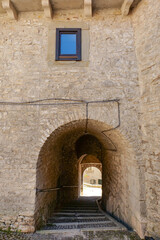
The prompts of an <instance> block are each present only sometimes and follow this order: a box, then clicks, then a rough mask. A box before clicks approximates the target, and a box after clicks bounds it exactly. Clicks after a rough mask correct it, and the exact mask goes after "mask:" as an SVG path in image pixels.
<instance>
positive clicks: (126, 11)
mask: <svg viewBox="0 0 160 240" xmlns="http://www.w3.org/2000/svg"><path fill="white" fill-rule="evenodd" d="M133 2H134V0H124V2H123V5H122V7H121V12H122V15H123V16H127V15H128V14H129V10H130V7H131V5H132V3H133Z"/></svg>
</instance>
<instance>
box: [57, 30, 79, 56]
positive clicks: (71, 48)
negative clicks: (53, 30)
mask: <svg viewBox="0 0 160 240" xmlns="http://www.w3.org/2000/svg"><path fill="white" fill-rule="evenodd" d="M60 37H61V44H60V54H76V53H77V50H76V34H74V33H72V34H68V33H61V35H60Z"/></svg>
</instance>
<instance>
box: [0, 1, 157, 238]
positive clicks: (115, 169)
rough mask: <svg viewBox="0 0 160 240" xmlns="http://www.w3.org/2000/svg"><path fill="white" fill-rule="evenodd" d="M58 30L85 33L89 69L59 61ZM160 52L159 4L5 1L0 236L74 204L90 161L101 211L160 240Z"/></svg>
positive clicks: (29, 228) (0, 19)
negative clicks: (97, 170) (82, 165)
mask: <svg viewBox="0 0 160 240" xmlns="http://www.w3.org/2000/svg"><path fill="white" fill-rule="evenodd" d="M56 28H81V29H82V61H79V62H78V61H77V62H76V61H69V62H68V61H66V62H63V61H55V34H56ZM159 51H160V1H159V0H154V1H153V0H141V1H136V0H135V1H133V0H118V1H115V0H113V1H109V0H108V1H103V0H101V1H100V0H93V1H91V0H90V1H89V0H84V1H81V0H74V1H72V0H70V1H64V0H60V1H56V0H52V1H49V0H48V1H45V0H42V1H40V0H35V1H29V0H28V1H23V0H21V1H18V0H12V1H9V0H0V126H1V134H0V227H1V228H3V229H6V228H8V227H10V228H11V229H12V230H16V229H20V230H22V231H23V232H34V231H35V229H37V228H38V227H39V226H40V225H41V224H42V223H44V222H45V221H46V219H47V217H48V216H49V212H50V209H54V208H55V206H56V204H57V203H62V202H64V201H65V200H66V199H73V198H77V197H78V195H79V191H80V189H79V185H80V184H79V179H80V173H79V161H80V160H82V159H81V158H82V157H83V156H86V155H92V156H93V159H94V157H96V158H97V159H98V160H99V161H100V162H101V163H102V189H103V193H102V203H103V207H104V208H105V209H106V210H107V211H108V212H110V213H111V214H112V215H113V216H115V217H116V218H118V219H119V220H121V221H122V222H124V223H125V224H127V225H128V226H130V227H132V228H133V229H135V230H136V231H137V233H138V234H139V235H140V236H141V237H142V238H143V237H144V236H147V235H149V236H153V237H160V147H159V146H160V94H159V92H160V54H159ZM89 159H90V160H89V163H92V160H91V159H92V158H91V157H90V158H89ZM93 163H94V161H93ZM45 189H57V190H55V191H42V190H45Z"/></svg>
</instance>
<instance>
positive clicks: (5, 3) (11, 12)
mask: <svg viewBox="0 0 160 240" xmlns="http://www.w3.org/2000/svg"><path fill="white" fill-rule="evenodd" d="M2 7H3V8H4V9H5V10H6V11H7V14H8V16H9V18H11V19H15V20H18V11H17V10H16V8H15V7H14V5H13V3H12V2H11V0H2Z"/></svg>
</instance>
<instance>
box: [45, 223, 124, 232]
mask: <svg viewBox="0 0 160 240" xmlns="http://www.w3.org/2000/svg"><path fill="white" fill-rule="evenodd" d="M95 228H96V229H104V228H106V229H108V228H109V229H110V228H113V229H119V230H120V229H121V228H120V227H119V226H117V225H116V224H115V223H113V222H103V223H91V224H83V223H82V224H63V225H57V224H56V225H51V226H48V225H47V226H45V227H44V228H43V229H42V230H70V229H81V230H83V229H95Z"/></svg>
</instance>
